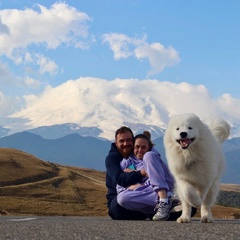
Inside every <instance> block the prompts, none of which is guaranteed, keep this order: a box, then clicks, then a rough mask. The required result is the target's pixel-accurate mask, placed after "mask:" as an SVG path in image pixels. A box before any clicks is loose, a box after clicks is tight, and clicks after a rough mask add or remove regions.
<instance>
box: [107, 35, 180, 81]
mask: <svg viewBox="0 0 240 240" xmlns="http://www.w3.org/2000/svg"><path fill="white" fill-rule="evenodd" d="M103 42H104V43H105V42H107V43H109V45H110V48H111V50H112V51H113V54H114V59H115V60H119V59H121V58H128V57H131V56H133V57H136V58H137V59H139V60H141V59H143V58H147V59H148V61H149V63H150V66H151V69H150V71H149V73H148V75H149V76H151V75H155V74H158V73H160V72H162V71H163V70H164V68H166V67H172V66H174V65H176V64H177V63H178V62H179V61H180V58H179V53H178V52H177V51H176V50H175V49H174V48H173V47H172V46H168V47H167V48H166V47H164V46H163V45H162V44H161V43H153V44H149V43H147V42H146V36H144V37H143V38H142V39H138V38H130V37H128V36H127V35H125V34H119V33H110V34H104V35H103Z"/></svg>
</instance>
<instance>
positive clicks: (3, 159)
mask: <svg viewBox="0 0 240 240" xmlns="http://www.w3.org/2000/svg"><path fill="white" fill-rule="evenodd" d="M223 188H224V190H226V189H230V190H231V191H233V190H236V191H239V185H231V186H230V185H229V186H228V185H224V186H223ZM105 195H106V187H105V173H104V172H100V171H96V170H91V169H85V168H77V167H68V166H61V165H58V164H53V163H49V162H44V161H42V160H40V159H37V158H36V157H34V156H32V155H30V154H27V153H25V152H21V151H19V150H15V149H6V148H0V215H1V214H2V215H4V214H6V215H62V216H107V208H106V198H105ZM232 213H239V214H240V209H235V208H227V207H222V206H214V209H213V214H214V216H215V217H217V218H232V216H231V214H232Z"/></svg>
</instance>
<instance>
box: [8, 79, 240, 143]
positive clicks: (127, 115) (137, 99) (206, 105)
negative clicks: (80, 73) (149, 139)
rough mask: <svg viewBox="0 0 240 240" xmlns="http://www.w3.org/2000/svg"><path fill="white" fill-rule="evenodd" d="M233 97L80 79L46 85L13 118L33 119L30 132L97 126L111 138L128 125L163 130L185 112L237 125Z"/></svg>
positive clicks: (147, 83) (154, 83)
mask: <svg viewBox="0 0 240 240" xmlns="http://www.w3.org/2000/svg"><path fill="white" fill-rule="evenodd" d="M229 99H230V98H229V97H226V96H223V97H222V98H220V99H218V100H214V99H211V97H210V95H209V93H208V90H207V89H206V88H205V87H204V86H202V85H197V86H195V85H191V84H189V83H185V82H183V83H179V84H175V83H171V82H160V81H158V80H138V79H115V80H113V81H107V80H104V79H98V78H79V79H77V80H69V81H68V82H66V83H64V84H62V85H60V86H58V87H56V88H52V87H47V88H46V89H45V91H44V92H43V93H42V94H41V95H39V96H36V95H29V96H25V101H26V107H25V109H23V110H21V111H19V112H16V113H14V114H13V115H12V117H14V118H27V119H29V122H28V125H27V127H28V128H33V127H37V126H44V125H52V124H61V123H67V122H72V123H77V124H80V125H81V126H89V127H90V126H98V127H100V128H101V129H104V131H105V132H104V133H103V137H106V138H111V137H112V136H113V133H114V131H115V130H116V129H117V128H118V127H119V126H121V125H123V123H124V122H131V123H142V124H148V125H149V124H151V125H155V126H158V127H164V126H165V125H166V123H167V121H168V119H169V117H170V116H172V115H174V114H178V113H184V112H194V113H196V114H197V115H199V116H200V117H201V118H203V119H205V118H206V119H207V118H208V117H209V116H224V117H225V118H226V119H227V120H228V121H230V122H233V121H234V122H235V123H236V122H238V123H239V113H236V111H228V112H227V111H226V109H227V108H228V109H232V110H233V109H234V108H235V107H236V104H239V101H240V100H239V99H235V100H234V99H233V98H231V99H230V100H229ZM25 127H26V125H25V126H24V128H25Z"/></svg>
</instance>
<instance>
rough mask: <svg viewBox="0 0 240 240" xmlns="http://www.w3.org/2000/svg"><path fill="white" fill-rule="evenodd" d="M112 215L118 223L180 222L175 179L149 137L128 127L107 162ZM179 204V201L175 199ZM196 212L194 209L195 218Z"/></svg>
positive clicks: (117, 137)
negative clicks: (148, 220) (127, 221)
mask: <svg viewBox="0 0 240 240" xmlns="http://www.w3.org/2000/svg"><path fill="white" fill-rule="evenodd" d="M105 165H106V169H107V172H106V186H107V188H108V193H107V200H108V201H107V206H108V209H109V211H108V213H109V216H110V217H111V218H112V219H115V220H145V219H147V218H150V219H152V220H156V221H158V220H176V219H177V218H178V217H179V216H180V215H181V211H178V212H177V211H173V210H172V208H173V207H174V204H172V203H173V200H172V194H173V188H174V179H173V177H172V175H171V173H170V171H169V169H168V167H167V165H166V164H165V163H164V162H163V161H162V160H161V157H160V154H159V153H158V151H157V150H156V149H155V148H154V147H153V144H152V142H151V140H150V138H149V137H148V136H146V135H145V134H139V135H137V136H135V138H134V136H133V133H132V131H131V129H130V128H128V127H121V128H120V129H118V130H117V131H116V133H115V142H114V143H112V145H111V149H110V151H109V154H108V156H107V157H106V161H105ZM175 203H176V200H175ZM195 212H196V209H195V208H193V211H192V216H193V215H194V214H195Z"/></svg>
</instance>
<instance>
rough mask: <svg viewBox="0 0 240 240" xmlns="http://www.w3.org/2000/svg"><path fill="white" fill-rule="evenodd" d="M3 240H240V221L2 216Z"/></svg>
mask: <svg viewBox="0 0 240 240" xmlns="http://www.w3.org/2000/svg"><path fill="white" fill-rule="evenodd" d="M0 239H1V240H2V239H3V240H8V239H9V240H38V239H46V240H61V239H69V240H75V239H83V240H85V239H104V240H107V239H114V240H117V239H121V240H130V239H134V240H138V239H141V240H144V239H160V240H161V239H164V240H170V239H174V240H176V239H177V240H188V239H191V240H195V239H196V240H198V239H200V240H201V239H210V240H215V239H216V240H224V239H226V240H239V239H240V220H216V222H215V223H210V224H207V223H205V224H204V223H200V222H199V220H197V219H194V220H193V221H192V222H191V223H188V224H179V223H176V222H154V221H114V220H111V219H110V218H108V217H10V216H0Z"/></svg>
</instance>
